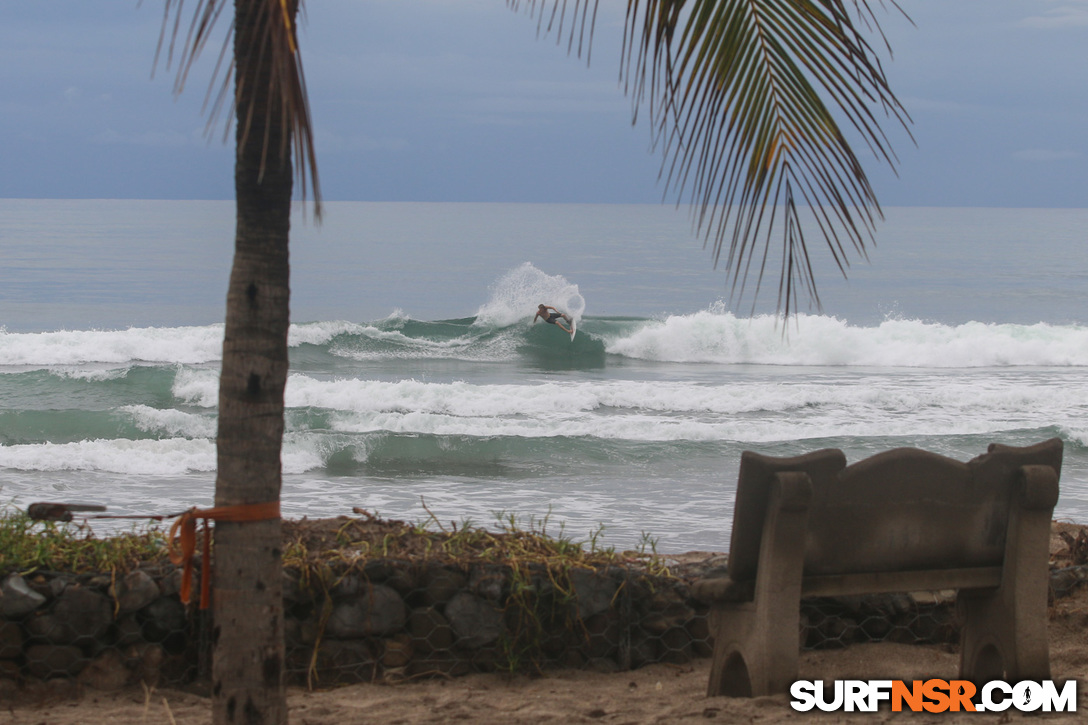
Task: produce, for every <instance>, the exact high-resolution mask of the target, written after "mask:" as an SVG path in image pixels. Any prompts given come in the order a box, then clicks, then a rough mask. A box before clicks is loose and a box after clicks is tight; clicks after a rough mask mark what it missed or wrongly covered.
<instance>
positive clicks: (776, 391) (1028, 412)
mask: <svg viewBox="0 0 1088 725" xmlns="http://www.w3.org/2000/svg"><path fill="white" fill-rule="evenodd" d="M286 397H287V405H288V406H289V407H292V408H295V407H313V408H320V409H326V410H330V411H333V412H334V414H333V415H332V416H331V417H330V419H329V420H330V423H329V425H330V426H331V427H332V428H333V429H334V430H337V431H341V432H345V433H369V432H375V431H391V432H396V433H410V434H433V435H459V436H467V437H487V436H522V437H546V436H586V437H597V438H623V439H631V440H683V439H691V440H732V441H769V440H788V439H794V438H796V439H805V438H819V437H833V436H837V435H849V436H859V437H868V436H898V435H958V434H976V433H988V432H994V431H1006V430H1023V429H1041V428H1047V427H1049V426H1053V425H1062V424H1075V423H1076V422H1077V421H1079V420H1081V419H1082V417H1083V406H1082V405H1081V403H1080V401H1083V400H1086V399H1088V381H1084V380H1080V381H1072V380H1062V381H1061V382H1060V383H1058V382H1055V381H1053V380H1050V381H1049V382H1047V380H1045V379H1035V378H1034V377H1031V376H1029V377H1027V378H1025V377H1024V376H1023V375H1016V376H1013V375H1002V374H990V373H984V372H977V373H973V374H966V373H964V374H956V375H955V376H950V375H949V374H947V373H921V372H919V373H914V374H910V375H899V374H897V375H895V376H872V375H865V376H854V375H850V374H846V373H843V374H839V375H834V376H828V379H827V381H826V382H814V381H812V380H811V379H806V380H804V381H798V382H796V383H793V382H790V381H789V379H788V378H783V377H774V378H769V379H756V380H753V379H749V378H744V379H740V380H733V381H730V382H726V383H722V384H713V385H711V384H700V383H694V382H649V381H598V382H585V383H577V384H563V385H551V384H533V385H473V384H469V383H465V382H455V383H425V382H420V381H415V380H408V381H400V382H380V381H366V380H335V381H326V380H314V379H312V378H308V377H305V376H300V375H295V376H292V377H291V379H290V380H289V381H288V386H287V396H286Z"/></svg>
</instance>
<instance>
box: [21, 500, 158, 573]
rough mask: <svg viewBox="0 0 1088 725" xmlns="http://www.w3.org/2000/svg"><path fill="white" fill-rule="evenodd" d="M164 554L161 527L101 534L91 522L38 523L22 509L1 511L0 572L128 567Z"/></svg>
mask: <svg viewBox="0 0 1088 725" xmlns="http://www.w3.org/2000/svg"><path fill="white" fill-rule="evenodd" d="M165 558H166V535H165V534H164V533H163V532H162V531H160V530H159V529H158V528H156V527H147V529H146V530H145V531H143V532H138V531H135V530H134V531H132V532H129V533H123V534H118V535H114V536H109V537H105V538H98V537H97V536H95V535H94V532H92V531H91V530H90V528H89V527H87V526H86V525H79V524H72V523H67V524H66V523H57V522H53V521H35V520H33V519H31V518H30V517H29V516H27V515H26V513H24V512H23V511H19V510H17V509H13V508H11V507H6V508H2V509H0V576H2V575H6V574H9V573H12V572H17V573H19V574H29V573H32V572H35V571H41V570H45V571H55V572H65V573H72V574H85V573H105V572H115V571H128V570H129V569H132V568H134V567H135V566H136V565H137V564H139V563H141V562H155V561H158V560H161V559H165Z"/></svg>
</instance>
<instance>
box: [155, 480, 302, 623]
mask: <svg viewBox="0 0 1088 725" xmlns="http://www.w3.org/2000/svg"><path fill="white" fill-rule="evenodd" d="M279 517H280V502H279V501H266V502H264V503H247V504H239V505H237V506H215V507H214V508H210V509H198V508H196V507H195V506H194V507H193V508H191V509H189V510H188V511H186V512H185V513H183V514H182V515H181V516H179V517H178V518H177V520H176V521H174V523H173V525H171V526H170V535H169V537H168V540H169V548H168V551H169V553H170V561H172V562H174V563H175V564H177V565H179V566H182V567H183V569H182V574H181V589H180V591H179V592H178V593H179V595H180V596H181V601H182V603H184V604H188V603H189V601H190V599H191V598H192V597H191V594H192V589H193V554H195V553H196V523H197V520H198V519H200V520H202V521H203V522H204V524H203V526H202V527H201V537H202V540H203V541H202V548H201V557H200V608H201V609H207V608H208V604H209V602H210V601H211V558H210V556H209V551H210V548H211V546H210V545H211V535H212V532H211V528H210V527H209V526H208V522H209V521H212V520H215V521H230V522H232V523H238V522H244V521H267V520H269V519H278V518H279Z"/></svg>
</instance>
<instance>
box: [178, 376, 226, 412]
mask: <svg viewBox="0 0 1088 725" xmlns="http://www.w3.org/2000/svg"><path fill="white" fill-rule="evenodd" d="M170 392H171V393H173V395H174V397H175V398H177V399H178V400H181V401H183V402H185V403H188V404H189V405H199V406H200V407H202V408H214V407H216V406H217V405H219V372H218V371H216V370H205V369H193V368H183V367H179V368H178V370H177V373H175V375H174V385H173V386H172V387H171V389H170Z"/></svg>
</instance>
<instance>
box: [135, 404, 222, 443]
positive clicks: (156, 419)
mask: <svg viewBox="0 0 1088 725" xmlns="http://www.w3.org/2000/svg"><path fill="white" fill-rule="evenodd" d="M120 410H121V412H123V413H125V414H127V415H128V416H129V417H130V418H131V419H132V422H133V423H134V424H135V426H136V427H137V428H139V429H140V430H143V431H147V432H149V433H164V434H166V435H168V436H171V437H179V436H180V437H184V438H214V437H215V429H216V421H215V419H214V418H206V417H204V416H200V415H193V414H192V413H186V412H184V411H181V410H173V409H170V410H159V409H158V408H151V407H149V406H146V405H126V406H124V407H122V408H121V409H120Z"/></svg>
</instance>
